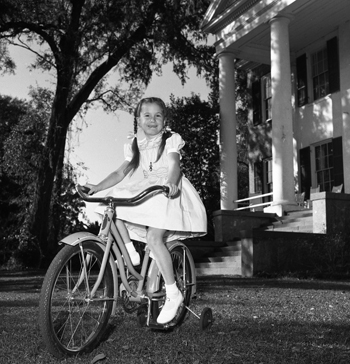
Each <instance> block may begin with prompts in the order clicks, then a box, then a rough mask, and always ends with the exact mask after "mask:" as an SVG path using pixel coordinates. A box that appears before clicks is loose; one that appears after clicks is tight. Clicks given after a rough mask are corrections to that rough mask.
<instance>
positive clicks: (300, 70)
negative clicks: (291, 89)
mask: <svg viewBox="0 0 350 364" xmlns="http://www.w3.org/2000/svg"><path fill="white" fill-rule="evenodd" d="M297 97H298V106H303V105H305V104H306V103H307V60H306V54H303V55H301V56H300V57H298V58H297Z"/></svg>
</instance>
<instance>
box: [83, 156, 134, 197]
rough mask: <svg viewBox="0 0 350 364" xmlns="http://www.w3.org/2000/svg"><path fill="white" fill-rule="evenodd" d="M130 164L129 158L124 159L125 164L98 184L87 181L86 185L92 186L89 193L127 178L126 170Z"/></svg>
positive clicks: (101, 189)
mask: <svg viewBox="0 0 350 364" xmlns="http://www.w3.org/2000/svg"><path fill="white" fill-rule="evenodd" d="M128 164H129V162H128V161H127V160H126V161H124V162H123V164H122V165H121V166H120V167H119V168H118V169H117V170H116V171H114V172H112V173H111V174H110V175H109V176H107V177H106V178H105V179H104V180H102V181H101V182H100V183H98V184H97V185H93V184H90V183H87V184H86V187H88V188H90V191H89V195H92V194H94V193H96V192H100V191H103V190H105V189H107V188H110V187H113V186H114V185H116V184H117V183H119V182H121V181H122V180H123V179H124V178H125V173H124V170H125V168H126V167H127V165H128Z"/></svg>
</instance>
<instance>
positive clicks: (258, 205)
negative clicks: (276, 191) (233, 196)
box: [233, 192, 273, 211]
mask: <svg viewBox="0 0 350 364" xmlns="http://www.w3.org/2000/svg"><path fill="white" fill-rule="evenodd" d="M272 195H273V192H269V193H263V194H262V195H254V196H250V197H247V198H242V199H240V200H235V201H233V202H234V203H237V204H239V203H242V202H246V203H247V206H243V207H237V208H236V209H235V211H238V210H250V209H254V208H255V207H260V206H270V205H271V204H272V201H269V202H261V203H257V204H251V203H250V201H251V200H254V199H257V198H260V199H261V198H263V197H268V196H272Z"/></svg>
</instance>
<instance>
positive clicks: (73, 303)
mask: <svg viewBox="0 0 350 364" xmlns="http://www.w3.org/2000/svg"><path fill="white" fill-rule="evenodd" d="M102 258H103V250H102V249H101V248H100V247H99V246H98V245H97V244H96V243H95V242H92V241H89V242H84V243H83V244H82V249H80V246H65V247H64V248H63V249H62V250H61V251H60V252H59V253H58V254H57V255H56V257H55V259H54V260H53V261H52V263H51V265H50V267H49V269H48V271H47V274H46V276H45V279H44V282H43V286H42V289H41V296H40V304H39V325H40V330H41V335H42V338H43V340H44V343H45V345H46V347H47V349H48V351H49V352H50V353H51V354H53V355H54V356H56V357H58V358H61V357H64V356H67V355H77V354H80V353H83V352H84V353H85V352H89V351H91V350H92V349H93V348H94V347H95V346H96V345H97V344H98V343H99V341H100V340H101V338H102V336H103V333H104V331H105V329H106V326H107V324H108V320H109V317H110V315H111V311H112V306H113V275H112V270H111V267H110V265H109V264H107V266H106V269H105V273H104V275H103V277H102V280H101V282H100V284H99V286H98V288H97V291H96V293H95V295H94V296H93V297H91V290H92V288H93V287H94V285H95V283H96V280H97V277H98V274H99V272H100V269H101V263H102Z"/></svg>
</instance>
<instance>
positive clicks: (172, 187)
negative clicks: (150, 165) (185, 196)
mask: <svg viewBox="0 0 350 364" xmlns="http://www.w3.org/2000/svg"><path fill="white" fill-rule="evenodd" d="M168 164H169V170H168V180H167V183H166V184H165V185H166V186H168V187H169V197H172V196H175V195H176V194H177V193H178V191H179V187H178V184H179V182H180V178H181V168H180V154H179V153H176V152H170V153H168Z"/></svg>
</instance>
